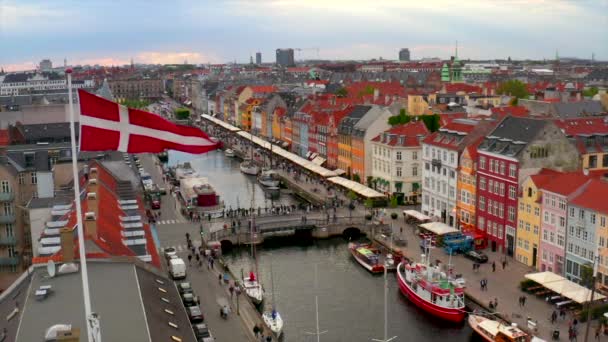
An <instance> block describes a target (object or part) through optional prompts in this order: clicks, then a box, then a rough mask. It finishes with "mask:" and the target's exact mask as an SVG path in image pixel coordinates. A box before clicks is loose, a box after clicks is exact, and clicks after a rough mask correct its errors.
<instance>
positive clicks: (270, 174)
mask: <svg viewBox="0 0 608 342" xmlns="http://www.w3.org/2000/svg"><path fill="white" fill-rule="evenodd" d="M258 182H260V184H262V185H263V186H265V187H268V188H278V187H279V183H280V182H281V180H280V178H279V175H278V174H277V173H276V171H274V170H269V169H264V170H262V173H261V174H260V175H259V176H258Z"/></svg>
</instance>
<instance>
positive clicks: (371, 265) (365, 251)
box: [348, 242, 384, 274]
mask: <svg viewBox="0 0 608 342" xmlns="http://www.w3.org/2000/svg"><path fill="white" fill-rule="evenodd" d="M348 249H349V251H350V254H351V255H352V256H353V258H355V260H356V261H357V262H358V263H359V265H361V266H363V268H365V269H366V270H368V271H370V272H371V273H373V274H380V273H382V272H384V263H383V262H382V261H383V258H382V255H381V253H380V251H379V250H378V249H376V248H373V247H372V245H371V244H367V243H366V244H361V243H354V242H351V243H349V244H348Z"/></svg>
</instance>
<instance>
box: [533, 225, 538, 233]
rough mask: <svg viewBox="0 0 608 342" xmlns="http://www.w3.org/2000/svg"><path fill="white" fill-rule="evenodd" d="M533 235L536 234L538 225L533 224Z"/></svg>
mask: <svg viewBox="0 0 608 342" xmlns="http://www.w3.org/2000/svg"><path fill="white" fill-rule="evenodd" d="M534 235H538V225H536V224H535V225H534Z"/></svg>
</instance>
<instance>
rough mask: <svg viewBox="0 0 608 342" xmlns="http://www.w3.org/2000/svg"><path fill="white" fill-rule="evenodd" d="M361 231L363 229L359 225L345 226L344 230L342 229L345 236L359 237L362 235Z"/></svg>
mask: <svg viewBox="0 0 608 342" xmlns="http://www.w3.org/2000/svg"><path fill="white" fill-rule="evenodd" d="M361 233H362V232H361V229H359V228H357V227H345V228H344V230H342V236H343V237H345V238H353V239H357V238H359V237H360V236H361Z"/></svg>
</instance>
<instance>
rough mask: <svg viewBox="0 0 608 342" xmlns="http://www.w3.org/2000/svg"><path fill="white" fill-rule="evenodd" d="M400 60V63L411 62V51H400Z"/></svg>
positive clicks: (404, 49)
mask: <svg viewBox="0 0 608 342" xmlns="http://www.w3.org/2000/svg"><path fill="white" fill-rule="evenodd" d="M399 60H400V61H409V60H410V49H408V48H403V49H401V50H399Z"/></svg>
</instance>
